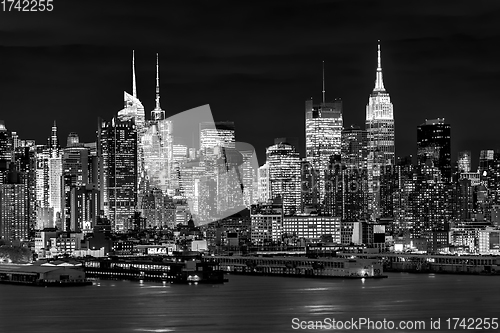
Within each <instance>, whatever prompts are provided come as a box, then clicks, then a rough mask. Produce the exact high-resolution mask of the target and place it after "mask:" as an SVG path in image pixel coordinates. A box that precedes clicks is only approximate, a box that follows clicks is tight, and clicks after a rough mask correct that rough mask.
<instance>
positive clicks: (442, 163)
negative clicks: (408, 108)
mask: <svg viewBox="0 0 500 333" xmlns="http://www.w3.org/2000/svg"><path fill="white" fill-rule="evenodd" d="M450 131H451V127H450V125H449V124H445V123H444V118H438V119H432V120H426V121H425V123H423V124H422V125H420V126H418V127H417V164H418V165H424V164H426V163H427V161H428V160H431V161H432V163H433V165H434V166H435V167H437V168H438V169H439V170H440V171H441V178H442V180H443V181H445V182H446V181H447V182H449V181H450V180H451V148H450V144H451V136H450Z"/></svg>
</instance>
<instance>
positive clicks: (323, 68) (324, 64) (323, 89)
mask: <svg viewBox="0 0 500 333" xmlns="http://www.w3.org/2000/svg"><path fill="white" fill-rule="evenodd" d="M323 104H325V61H324V60H323Z"/></svg>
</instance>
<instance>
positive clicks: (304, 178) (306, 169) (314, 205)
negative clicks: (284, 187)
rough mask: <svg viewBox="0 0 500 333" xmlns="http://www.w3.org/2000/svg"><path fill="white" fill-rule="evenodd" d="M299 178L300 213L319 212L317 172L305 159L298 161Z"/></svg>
mask: <svg viewBox="0 0 500 333" xmlns="http://www.w3.org/2000/svg"><path fill="white" fill-rule="evenodd" d="M300 177H301V181H300V184H301V191H300V193H301V199H300V204H301V208H300V211H301V212H302V213H304V212H307V211H316V212H317V211H319V210H320V208H321V207H320V204H319V191H318V179H319V173H318V170H316V169H315V168H313V166H312V164H311V163H310V162H309V161H308V160H307V159H305V158H304V159H302V160H301V161H300Z"/></svg>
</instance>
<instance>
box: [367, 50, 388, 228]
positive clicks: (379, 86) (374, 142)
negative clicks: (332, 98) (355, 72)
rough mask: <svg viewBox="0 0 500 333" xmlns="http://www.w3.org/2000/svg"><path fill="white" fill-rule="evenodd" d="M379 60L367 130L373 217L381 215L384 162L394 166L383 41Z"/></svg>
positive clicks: (369, 103)
mask: <svg viewBox="0 0 500 333" xmlns="http://www.w3.org/2000/svg"><path fill="white" fill-rule="evenodd" d="M377 58H378V63H377V74H376V78H375V88H374V89H373V91H372V93H371V94H370V97H369V99H368V104H367V105H366V131H367V139H368V144H367V149H368V158H367V166H368V191H369V201H368V208H369V211H370V215H371V218H372V219H375V218H377V217H379V215H380V212H379V200H380V198H379V192H378V183H379V177H380V169H381V168H382V166H383V165H387V164H392V165H394V162H395V160H394V158H395V141H394V113H393V105H392V103H391V97H390V96H389V93H388V92H387V91H386V90H385V87H384V81H383V79H382V62H381V54H380V42H379V44H378V57H377Z"/></svg>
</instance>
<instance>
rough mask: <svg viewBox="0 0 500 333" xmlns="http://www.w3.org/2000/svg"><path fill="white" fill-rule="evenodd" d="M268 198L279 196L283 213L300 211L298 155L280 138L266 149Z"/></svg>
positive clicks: (293, 148)
mask: <svg viewBox="0 0 500 333" xmlns="http://www.w3.org/2000/svg"><path fill="white" fill-rule="evenodd" d="M266 162H267V164H268V165H269V188H270V197H269V198H270V199H275V198H276V197H278V196H279V197H281V198H282V201H283V210H284V213H285V214H293V213H295V212H299V211H300V199H301V193H300V192H301V186H300V185H301V184H300V180H301V175H300V157H299V153H298V152H297V151H296V149H295V147H294V146H292V145H291V144H289V143H288V142H286V141H282V139H280V140H278V141H275V144H274V145H273V146H270V147H268V148H267V150H266Z"/></svg>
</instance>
